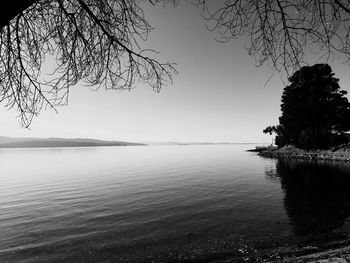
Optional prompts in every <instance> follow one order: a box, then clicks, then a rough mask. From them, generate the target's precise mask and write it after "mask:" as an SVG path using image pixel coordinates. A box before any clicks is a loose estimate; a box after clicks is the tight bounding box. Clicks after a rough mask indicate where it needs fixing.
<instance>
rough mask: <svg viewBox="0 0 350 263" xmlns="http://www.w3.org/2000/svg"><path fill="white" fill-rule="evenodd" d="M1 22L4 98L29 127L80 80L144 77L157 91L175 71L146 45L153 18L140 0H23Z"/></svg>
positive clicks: (124, 81) (113, 83)
mask: <svg viewBox="0 0 350 263" xmlns="http://www.w3.org/2000/svg"><path fill="white" fill-rule="evenodd" d="M150 2H151V1H150ZM169 2H170V1H169ZM151 3H152V2H151ZM16 4H17V2H16ZM6 12H7V10H6ZM6 12H4V13H6ZM0 26H2V28H1V30H0V52H1V54H0V102H3V103H5V106H7V107H9V108H15V109H17V110H18V111H19V116H20V119H21V123H22V125H24V126H25V127H28V126H29V125H30V123H31V122H32V118H33V116H35V115H37V114H38V113H39V112H40V111H41V109H43V108H46V107H47V106H49V107H55V106H58V105H63V104H66V103H67V99H68V94H69V88H70V87H71V86H73V85H75V84H77V83H78V82H79V81H82V82H83V83H84V84H87V85H90V86H95V87H96V88H100V87H104V88H106V89H117V90H124V89H132V88H133V87H134V86H135V84H136V83H140V82H141V83H145V84H147V85H148V86H151V87H152V88H153V89H154V90H155V91H157V92H158V91H159V90H160V89H161V88H162V87H163V86H164V85H166V84H167V83H168V82H169V81H171V78H172V74H174V73H176V71H175V70H174V68H173V65H172V64H171V63H161V62H159V61H158V60H156V59H155V58H154V57H153V55H154V53H155V51H153V50H149V49H142V48H141V46H140V42H142V41H144V40H146V39H147V36H148V34H149V32H150V30H151V26H150V25H149V23H148V22H147V20H146V18H145V16H144V12H143V9H142V8H141V7H140V5H139V1H136V0H128V1H124V0H119V1H115V0H101V1H95V0H55V1H44V0H43V1H39V0H38V1H23V2H21V1H20V3H19V4H18V5H17V7H16V6H15V5H14V4H13V5H10V7H9V8H8V15H7V16H5V17H3V18H2V19H1V20H0ZM152 54H153V55H152ZM50 56H51V57H53V58H54V59H55V60H56V62H57V64H56V65H55V67H54V68H53V69H51V71H49V69H48V68H47V66H45V64H44V61H45V59H46V58H47V57H50ZM48 73H49V74H50V75H49V77H48Z"/></svg>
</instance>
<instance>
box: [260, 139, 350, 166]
mask: <svg viewBox="0 0 350 263" xmlns="http://www.w3.org/2000/svg"><path fill="white" fill-rule="evenodd" d="M258 154H259V155H260V156H264V157H269V158H285V159H303V160H315V161H316V160H317V161H341V162H350V143H348V144H344V145H340V146H337V147H334V148H332V149H329V150H308V151H307V150H302V149H298V148H296V147H294V146H292V145H288V146H284V147H282V148H276V147H261V148H259V149H258Z"/></svg>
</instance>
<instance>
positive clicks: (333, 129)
mask: <svg viewBox="0 0 350 263" xmlns="http://www.w3.org/2000/svg"><path fill="white" fill-rule="evenodd" d="M333 76H334V73H332V69H331V67H330V66H329V65H328V64H316V65H314V66H306V67H302V68H301V69H300V70H298V71H297V72H295V73H294V74H293V75H292V76H291V77H290V78H289V81H290V82H291V84H290V85H288V86H286V87H285V88H284V90H283V94H282V104H281V111H282V116H281V117H280V118H279V123H280V124H279V125H278V126H273V127H267V128H266V129H265V130H264V133H270V134H271V133H272V132H275V133H276V134H277V136H276V145H277V146H280V147H281V146H284V145H289V144H291V145H295V146H297V147H299V148H304V149H311V148H322V149H324V148H328V147H330V146H334V145H337V144H341V143H343V142H345V141H346V139H345V137H344V136H343V135H342V134H343V133H344V132H345V131H348V130H349V129H350V103H349V102H348V99H347V98H346V97H345V96H344V95H345V94H346V91H344V90H340V86H339V84H338V82H339V79H337V78H334V77H333Z"/></svg>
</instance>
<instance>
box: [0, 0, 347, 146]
mask: <svg viewBox="0 0 350 263" xmlns="http://www.w3.org/2000/svg"><path fill="white" fill-rule="evenodd" d="M145 11H146V17H147V19H148V20H149V22H150V24H151V25H152V26H153V27H154V28H155V29H154V30H153V31H152V33H151V34H150V36H149V39H148V40H147V42H146V43H145V45H146V46H147V47H152V48H153V49H155V50H157V51H159V52H160V55H159V60H160V61H163V62H166V61H170V62H175V63H176V64H177V65H176V69H177V70H178V72H179V74H178V75H177V76H174V79H173V81H174V82H173V84H170V85H169V86H167V87H165V88H163V89H162V90H161V92H160V93H155V92H154V91H153V90H152V89H151V88H150V87H147V86H143V85H138V86H137V87H136V88H135V89H133V90H131V91H130V92H128V91H124V92H116V91H111V90H109V91H105V90H102V89H101V90H98V91H94V90H93V89H91V88H88V87H85V86H79V85H77V86H75V87H72V88H71V91H70V97H69V104H68V106H63V107H59V108H57V110H58V113H56V112H55V111H53V110H50V109H47V110H46V111H42V112H41V114H40V115H39V116H38V117H37V118H35V119H34V120H33V123H32V124H31V126H30V129H25V128H22V127H21V126H20V124H19V120H18V119H17V118H16V116H17V113H16V112H15V111H13V110H8V109H6V108H5V107H4V105H3V104H0V136H11V137H64V138H77V137H80V138H82V137H83V138H97V139H106V140H122V141H133V142H150V141H154V142H159V141H181V142H249V143H270V142H271V136H268V135H264V134H263V133H262V130H263V129H264V128H265V127H267V126H269V125H275V124H278V117H279V116H280V104H281V102H280V101H281V94H282V91H283V87H284V85H285V84H284V83H283V79H282V77H281V76H280V75H274V76H273V77H272V78H271V79H270V81H268V79H269V78H270V76H271V74H272V71H271V70H270V69H269V68H268V67H267V66H262V67H257V66H256V62H255V60H254V58H253V57H250V56H249V55H248V54H247V52H246V50H245V49H244V44H245V42H244V39H235V40H232V41H230V42H228V43H219V42H218V41H216V40H215V37H216V36H217V35H216V34H215V33H212V32H209V31H208V30H207V28H206V26H205V21H204V20H203V18H202V17H201V16H200V14H201V10H200V9H198V8H196V7H194V6H192V5H191V4H189V3H185V2H181V3H180V4H179V6H177V7H172V6H166V7H163V6H157V7H152V8H149V9H147V10H145ZM329 64H330V65H331V67H332V68H333V71H334V72H335V77H337V78H340V86H341V88H342V89H344V90H347V91H348V92H350V88H349V87H350V77H349V70H350V67H349V66H348V65H343V64H340V63H338V62H334V63H329ZM267 81H268V82H267ZM266 82H267V84H266ZM265 84H266V85H265Z"/></svg>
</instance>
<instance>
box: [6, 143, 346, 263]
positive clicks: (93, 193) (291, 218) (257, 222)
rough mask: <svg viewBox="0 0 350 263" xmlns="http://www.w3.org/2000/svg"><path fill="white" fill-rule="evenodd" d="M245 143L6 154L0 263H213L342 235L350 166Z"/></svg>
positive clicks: (77, 149)
mask: <svg viewBox="0 0 350 263" xmlns="http://www.w3.org/2000/svg"><path fill="white" fill-rule="evenodd" d="M250 147H251V146H249V145H221V146H219V145H209V146H205V145H202V146H147V147H141V146H133V147H101V148H51V149H50V148H45V149H1V150H0V163H1V166H0V169H1V172H0V262H178V261H184V262H185V261H188V262H192V261H198V262H211V261H215V260H225V259H229V258H239V257H240V256H242V255H250V254H254V253H259V252H260V251H265V250H266V251H269V250H271V249H274V248H277V247H284V246H286V247H287V246H301V245H305V244H310V243H312V242H320V241H322V242H331V241H333V240H335V239H345V238H347V236H348V234H349V233H350V221H349V212H350V209H349V205H350V187H349V185H350V167H349V166H347V165H330V164H327V163H318V164H316V163H308V162H300V161H299V162H297V161H288V162H287V161H277V160H273V159H266V158H261V157H259V156H256V155H255V154H254V153H249V152H245V150H246V149H249V148H250Z"/></svg>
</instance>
